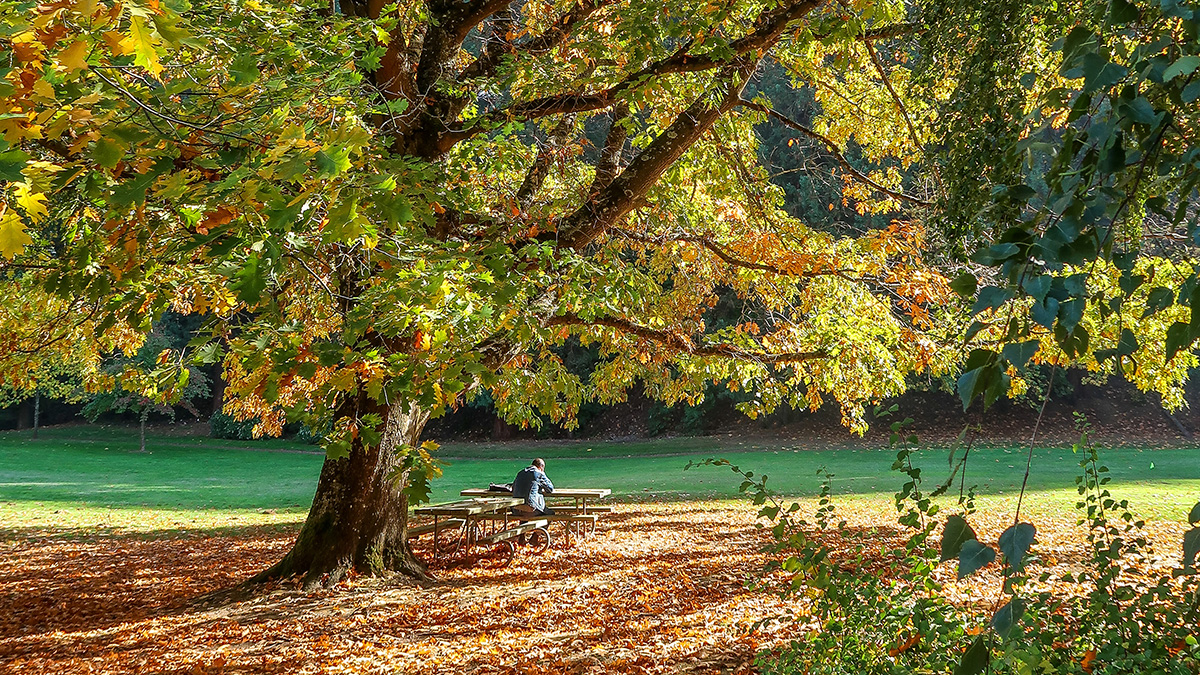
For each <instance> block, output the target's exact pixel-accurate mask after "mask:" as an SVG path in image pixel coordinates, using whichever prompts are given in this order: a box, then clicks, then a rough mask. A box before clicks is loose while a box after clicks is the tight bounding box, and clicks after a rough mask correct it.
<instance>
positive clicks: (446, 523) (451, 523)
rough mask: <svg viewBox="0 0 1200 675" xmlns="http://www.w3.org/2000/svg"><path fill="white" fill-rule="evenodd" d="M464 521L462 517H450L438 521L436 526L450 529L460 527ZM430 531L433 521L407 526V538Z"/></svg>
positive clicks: (413, 537) (440, 528)
mask: <svg viewBox="0 0 1200 675" xmlns="http://www.w3.org/2000/svg"><path fill="white" fill-rule="evenodd" d="M465 522H466V521H465V520H463V519H462V518H451V519H449V520H443V521H440V522H438V524H437V527H438V529H439V530H452V529H456V528H459V527H462V526H463V523H465ZM430 532H433V523H426V524H424V525H419V526H417V527H410V528H408V538H409V539H416V538H417V537H419V536H421V535H423V534H429V533H430Z"/></svg>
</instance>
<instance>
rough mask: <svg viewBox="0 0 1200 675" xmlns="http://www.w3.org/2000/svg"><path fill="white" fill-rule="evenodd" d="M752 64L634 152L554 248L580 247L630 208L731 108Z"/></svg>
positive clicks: (720, 80) (562, 230)
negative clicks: (718, 96)
mask: <svg viewBox="0 0 1200 675" xmlns="http://www.w3.org/2000/svg"><path fill="white" fill-rule="evenodd" d="M757 65H758V60H757V59H746V60H744V61H743V62H742V63H740V64H739V65H738V66H737V67H736V68H729V69H727V70H726V72H725V73H723V74H722V75H720V76H718V77H717V78H716V79H715V81H714V87H716V88H718V89H724V93H723V96H722V97H721V99H720V100H719V101H718V102H716V103H715V104H714V102H712V100H711V93H712V92H705V93H704V94H703V95H701V96H700V97H699V98H698V99H696V101H695V102H694V103H692V105H691V106H689V107H688V109H687V110H685V111H683V113H681V114H680V115H679V117H677V118H675V121H674V122H672V123H671V125H670V126H668V127H667V128H666V129H665V130H663V131H662V132H661V133H660V134H659V135H658V137H656V138H655V139H654V140H653V141H651V142H650V145H649V146H647V147H646V149H645V150H643V151H642V152H640V153H638V156H637V157H635V158H634V160H633V161H632V162H630V164H629V166H628V167H626V168H625V170H624V171H622V172H621V173H620V175H618V176H617V177H616V179H614V180H613V181H612V183H611V184H610V185H609V186H608V187H606V188H605V189H604V190H602V191H601V192H600V193H599V194H597V195H596V196H595V197H593V198H592V199H589V200H588V202H587V203H586V204H584V205H583V206H581V207H579V209H577V210H576V211H575V212H574V213H573V214H571V215H569V216H567V217H566V218H564V219H563V220H562V221H561V222H560V223H559V224H558V228H557V232H556V239H557V241H558V245H559V246H562V247H566V248H581V247H583V246H586V245H587V244H588V243H590V242H591V241H592V240H594V239H595V238H596V237H597V236H599V235H600V234H601V233H602V232H604V230H605V229H607V228H608V227H610V226H611V225H613V224H615V223H617V222H618V221H619V220H621V219H622V218H624V217H625V215H626V214H628V213H629V212H630V211H632V210H633V209H634V208H636V207H637V205H638V204H639V203H640V202H641V201H642V199H643V198H644V197H645V196H646V193H648V192H649V191H650V188H652V187H653V186H654V184H655V183H656V182H657V181H658V178H659V176H661V175H662V173H663V172H664V171H666V170H667V168H668V167H670V166H671V165H672V164H674V163H675V162H676V160H678V159H679V158H680V157H681V156H682V155H683V153H684V152H687V150H688V148H690V147H692V145H693V144H695V143H696V141H698V140H700V137H701V136H702V135H704V133H706V132H707V131H708V130H709V129H710V128H712V125H713V124H715V123H716V121H717V120H718V119H719V118H720V117H721V115H723V114H725V113H726V112H728V111H730V110H732V109H733V108H734V107H735V106H736V105H737V102H738V101H739V100H741V92H742V89H743V87H745V86H746V82H747V81H748V80H749V78H750V74H751V73H752V72H754V69H755V67H756V66H757Z"/></svg>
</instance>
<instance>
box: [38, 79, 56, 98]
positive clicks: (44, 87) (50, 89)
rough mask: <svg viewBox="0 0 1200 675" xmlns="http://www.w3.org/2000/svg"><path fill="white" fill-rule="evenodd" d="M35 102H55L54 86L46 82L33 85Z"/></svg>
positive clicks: (42, 81) (41, 81)
mask: <svg viewBox="0 0 1200 675" xmlns="http://www.w3.org/2000/svg"><path fill="white" fill-rule="evenodd" d="M33 100H34V101H38V102H43V103H45V102H50V101H53V100H54V85H52V84H50V83H49V82H47V81H45V80H38V81H37V82H34V83H33Z"/></svg>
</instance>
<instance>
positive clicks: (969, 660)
mask: <svg viewBox="0 0 1200 675" xmlns="http://www.w3.org/2000/svg"><path fill="white" fill-rule="evenodd" d="M988 661H991V654H989V653H988V647H987V644H986V643H985V642H984V641H983V636H982V635H980V636H979V637H977V638H975V641H974V642H972V643H971V646H970V647H968V648H967V652H966V653H965V654H963V657H962V661H959V663H958V666H957V667H956V668H955V669H954V675H979V673H982V672H983V671H984V669H986V668H987V667H988Z"/></svg>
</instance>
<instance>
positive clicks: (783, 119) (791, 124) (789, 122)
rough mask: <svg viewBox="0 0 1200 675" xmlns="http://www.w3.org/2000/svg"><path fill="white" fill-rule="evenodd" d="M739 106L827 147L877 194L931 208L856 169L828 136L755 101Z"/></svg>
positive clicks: (845, 167) (924, 202)
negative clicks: (763, 115) (759, 113)
mask: <svg viewBox="0 0 1200 675" xmlns="http://www.w3.org/2000/svg"><path fill="white" fill-rule="evenodd" d="M739 105H741V106H742V107H745V108H750V109H751V110H757V111H759V112H761V113H765V114H766V115H767V116H769V117H770V118H771V119H774V120H777V121H778V122H780V123H781V124H783V125H784V126H786V127H788V128H789V129H792V130H794V131H798V132H800V133H802V134H804V135H805V136H808V137H809V138H811V139H813V140H815V141H819V142H820V143H821V144H822V145H824V146H825V149H826V150H827V151H828V152H829V154H830V155H832V156H833V158H834V159H835V160H836V161H837V163H838V164H840V165H841V166H842V169H843V170H844V171H845V172H846V173H848V174H850V176H851V177H853V178H854V179H855V180H857V181H858V182H860V183H863V184H864V185H867V186H868V187H870V188H871V189H873V190H875V191H877V192H880V193H882V194H885V195H887V196H888V197H891V198H892V199H895V200H896V201H901V202H905V203H908V204H913V205H916V206H929V202H927V201H925V200H922V199H918V198H916V197H913V196H911V195H906V194H904V193H903V192H896V191H895V190H892V189H889V188H886V187H884V186H883V185H881V184H879V183H878V182H877V181H874V180H872V179H871V177H870V176H868V175H867V174H865V173H863V172H861V171H859V170H858V169H856V168H854V165H852V164H851V163H850V161H849V160H848V159H846V156H845V155H843V154H842V152H841V150H839V149H838V146H837V144H836V143H834V142H833V141H832V140H831V139H829V138H828V137H827V136H824V135H822V134H819V133H817V132H816V131H813V130H812V129H809V128H808V127H806V126H804V125H803V124H800V123H799V122H797V121H795V120H793V119H791V118H790V117H787V116H786V115H784V114H783V113H780V112H778V111H776V110H775V109H774V108H771V107H770V106H766V105H763V104H761V103H756V102H754V101H748V100H746V99H742V100H741V101H740V102H739Z"/></svg>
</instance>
